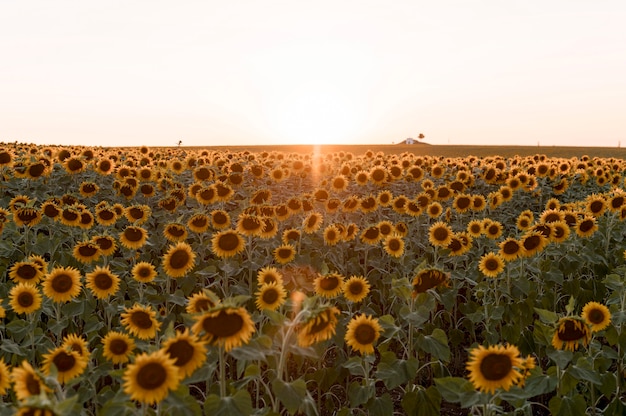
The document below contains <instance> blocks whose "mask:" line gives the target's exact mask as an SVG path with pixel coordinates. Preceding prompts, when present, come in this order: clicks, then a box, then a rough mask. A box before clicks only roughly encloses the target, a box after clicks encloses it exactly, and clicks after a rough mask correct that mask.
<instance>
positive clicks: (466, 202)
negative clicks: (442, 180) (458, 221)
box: [452, 194, 472, 214]
mask: <svg viewBox="0 0 626 416" xmlns="http://www.w3.org/2000/svg"><path fill="white" fill-rule="evenodd" d="M471 206H472V197H471V196H469V195H465V194H459V195H456V196H455V197H454V200H453V201H452V207H453V208H454V209H455V210H456V212H458V213H459V214H462V213H465V212H467V211H469V210H470V208H471Z"/></svg>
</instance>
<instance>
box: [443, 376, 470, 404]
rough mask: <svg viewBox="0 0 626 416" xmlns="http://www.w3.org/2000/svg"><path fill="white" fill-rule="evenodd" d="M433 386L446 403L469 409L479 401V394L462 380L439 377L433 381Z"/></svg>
mask: <svg viewBox="0 0 626 416" xmlns="http://www.w3.org/2000/svg"><path fill="white" fill-rule="evenodd" d="M435 384H436V385H437V390H438V391H439V393H441V396H442V397H443V399H444V400H445V401H447V402H450V403H461V404H462V406H463V407H471V406H473V405H475V404H476V403H478V402H479V401H480V393H479V392H478V391H476V390H475V389H474V385H473V384H472V383H470V382H469V381H468V380H466V379H464V378H461V377H439V378H436V379H435Z"/></svg>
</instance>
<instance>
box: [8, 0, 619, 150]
mask: <svg viewBox="0 0 626 416" xmlns="http://www.w3.org/2000/svg"><path fill="white" fill-rule="evenodd" d="M624 22H626V1H624V0H607V1H603V0H597V1H591V0H541V1H537V0H526V1H511V0H489V1H481V0H472V1H460V0H459V1H433V0H427V1H426V0H414V1H409V0H402V1H393V0H385V1H374V0H360V1H341V0H334V1H328V0H315V1H299V0H290V1H275V0H263V1H261V0H255V1H251V0H245V1H244V0H231V1H224V0H221V1H213V0H209V1H186V0H179V1H159V0H151V1H147V0H136V1H132V0H125V1H117V0H115V1H111V0H106V1H93V0H79V1H68V0H54V1H50V0H44V1H29V0H21V1H17V0H16V1H12V0H0V141H3V142H10V141H16V140H17V141H19V142H26V143H37V144H62V145H70V144H86V145H99V146H119V145H128V146H140V145H149V146H170V145H176V143H177V142H178V141H179V140H182V142H183V145H189V146H191V145H193V146H203V145H206V146H213V145H229V144H232V145H247V144H255V145H256V144H295V143H319V144H322V143H346V144H390V143H392V142H396V143H397V142H399V141H401V140H403V139H405V138H407V137H416V136H417V135H418V134H419V133H423V134H424V135H425V136H426V141H427V142H429V143H432V144H510V145H533V146H535V145H537V144H538V143H539V144H541V145H546V146H548V145H580V146H588V145H597V146H617V145H618V143H619V142H621V144H622V145H624V146H626V25H625V24H624Z"/></svg>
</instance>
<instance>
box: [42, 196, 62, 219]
mask: <svg viewBox="0 0 626 416" xmlns="http://www.w3.org/2000/svg"><path fill="white" fill-rule="evenodd" d="M39 209H40V210H41V213H42V214H43V215H45V216H46V217H48V218H50V219H53V220H55V221H56V220H58V219H59V216H60V215H61V209H60V208H59V206H58V205H57V204H56V203H55V202H54V201H45V202H44V203H43V204H41V207H40V208H39Z"/></svg>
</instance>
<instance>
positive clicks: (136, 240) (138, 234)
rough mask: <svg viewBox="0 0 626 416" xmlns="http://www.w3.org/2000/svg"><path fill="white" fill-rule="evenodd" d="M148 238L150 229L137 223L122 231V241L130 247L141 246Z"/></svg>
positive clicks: (125, 245)
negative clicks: (147, 229)
mask: <svg viewBox="0 0 626 416" xmlns="http://www.w3.org/2000/svg"><path fill="white" fill-rule="evenodd" d="M147 240H148V231H146V230H145V229H144V228H142V227H138V226H136V225H129V226H127V227H126V228H125V229H124V231H122V232H121V233H120V243H122V245H123V246H124V247H126V248H129V249H134V250H136V249H138V248H141V247H143V245H144V244H146V241H147Z"/></svg>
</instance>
